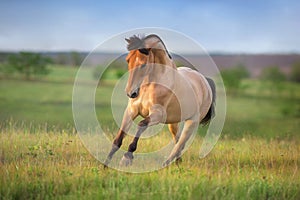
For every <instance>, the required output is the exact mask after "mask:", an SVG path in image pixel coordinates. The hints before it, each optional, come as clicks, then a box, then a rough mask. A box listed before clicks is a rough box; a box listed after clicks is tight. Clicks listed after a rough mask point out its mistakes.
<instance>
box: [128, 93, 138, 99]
mask: <svg viewBox="0 0 300 200" xmlns="http://www.w3.org/2000/svg"><path fill="white" fill-rule="evenodd" d="M137 96H138V93H137V92H134V93H132V94H131V95H130V98H135V97H137Z"/></svg>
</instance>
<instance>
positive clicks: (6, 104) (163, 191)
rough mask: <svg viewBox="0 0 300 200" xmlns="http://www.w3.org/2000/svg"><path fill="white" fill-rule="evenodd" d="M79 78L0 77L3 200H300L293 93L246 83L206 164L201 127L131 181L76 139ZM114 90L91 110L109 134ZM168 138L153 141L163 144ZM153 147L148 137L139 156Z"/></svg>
mask: <svg viewBox="0 0 300 200" xmlns="http://www.w3.org/2000/svg"><path fill="white" fill-rule="evenodd" d="M75 74H76V69H74V68H63V67H53V68H52V73H51V74H50V75H49V76H48V77H46V78H45V79H42V80H39V81H29V82H26V81H23V80H20V79H15V78H11V79H2V80H0V120H1V122H0V199H57V198H59V199H60V198H63V199H140V198H143V199H300V173H299V170H298V168H299V164H300V159H299V158H300V140H299V139H300V134H299V128H300V127H299V124H300V123H299V122H300V120H299V110H297V109H298V107H299V103H298V102H299V96H298V93H297V92H281V93H280V94H276V95H273V94H270V93H269V92H268V90H267V89H266V88H264V90H263V91H264V92H262V94H260V93H259V92H258V91H259V89H258V88H262V87H263V84H262V83H260V82H257V81H253V80H245V82H244V84H246V85H247V87H246V89H245V91H243V93H240V94H239V95H236V96H228V97H227V103H228V106H227V110H228V111H227V117H226V122H225V126H224V129H223V133H222V136H221V139H220V140H219V142H218V143H217V145H216V146H215V148H214V149H213V151H212V152H211V153H210V154H209V155H208V156H207V157H206V158H204V159H199V149H200V145H201V138H202V136H203V134H204V131H203V129H201V128H200V129H199V134H198V135H197V136H196V137H197V138H196V140H195V142H194V143H193V144H192V145H191V147H190V148H189V149H188V151H187V152H186V153H185V154H184V156H183V162H182V163H181V164H180V165H179V166H177V165H175V164H173V165H171V166H170V167H168V168H164V169H162V170H159V171H155V172H151V173H144V174H129V173H122V172H118V171H116V170H113V169H107V170H104V169H103V168H102V165H101V163H100V162H98V161H97V160H96V159H94V158H93V157H92V156H91V155H90V154H89V152H88V151H87V150H86V149H85V148H84V147H83V144H82V142H81V141H80V139H79V137H78V136H77V135H76V134H75V133H76V131H75V129H74V125H73V118H72V107H71V104H72V87H73V80H74V76H75ZM86 74H87V76H89V74H90V72H88V71H87V72H86ZM252 83H253V84H252ZM249 85H250V86H249ZM286 87H287V88H288V89H289V90H291V91H294V90H296V91H297V90H299V88H300V86H299V85H297V84H290V83H286ZM290 88H292V89H290ZM111 89H112V84H111V83H110V82H107V83H105V84H103V85H101V87H99V89H97V93H96V101H97V104H96V105H97V108H99V110H101V113H100V112H97V115H98V118H99V120H101V121H102V122H103V123H104V124H105V126H106V130H107V131H109V132H110V134H111V135H113V134H115V131H116V129H117V125H116V124H115V123H114V122H113V120H112V114H111V111H110V107H109V106H108V105H110V95H111ZM165 132H166V131H165V130H163V131H162V133H160V134H159V136H156V137H154V140H157V141H160V143H167V142H168V141H169V140H170V136H169V133H165ZM128 143H129V139H128V138H126V139H125V141H124V149H126V146H127V145H128ZM152 148H156V147H155V146H153V145H151V144H150V143H149V142H148V141H147V140H146V139H145V140H141V141H140V143H139V148H138V151H139V152H143V151H144V150H145V149H152Z"/></svg>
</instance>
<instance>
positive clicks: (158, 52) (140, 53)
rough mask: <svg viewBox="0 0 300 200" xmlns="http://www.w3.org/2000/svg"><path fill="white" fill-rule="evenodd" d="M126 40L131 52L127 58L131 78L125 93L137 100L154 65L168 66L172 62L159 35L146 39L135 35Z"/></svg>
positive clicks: (149, 36)
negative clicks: (142, 85) (141, 87)
mask: <svg viewBox="0 0 300 200" xmlns="http://www.w3.org/2000/svg"><path fill="white" fill-rule="evenodd" d="M125 40H126V41H127V42H128V45H127V49H128V50H129V53H128V55H127V57H126V61H127V63H128V70H129V78H128V81H127V86H126V89H125V91H126V93H127V96H128V97H130V98H136V97H138V95H139V91H140V86H141V84H142V82H143V80H144V79H145V77H146V76H147V75H149V74H150V73H151V71H152V64H161V65H167V64H170V63H171V62H172V61H171V56H170V54H169V53H168V51H167V49H166V47H165V45H164V43H163V42H162V40H161V39H160V38H159V37H158V36H157V35H148V36H147V37H144V38H140V37H137V36H136V35H134V36H132V37H130V38H129V39H127V38H126V39H125Z"/></svg>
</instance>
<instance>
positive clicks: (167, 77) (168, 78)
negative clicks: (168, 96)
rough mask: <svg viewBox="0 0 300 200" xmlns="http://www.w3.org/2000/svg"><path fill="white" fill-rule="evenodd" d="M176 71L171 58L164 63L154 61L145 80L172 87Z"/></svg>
mask: <svg viewBox="0 0 300 200" xmlns="http://www.w3.org/2000/svg"><path fill="white" fill-rule="evenodd" d="M176 73H178V72H177V68H176V65H175V64H174V62H173V61H172V60H171V61H170V62H168V63H165V64H161V63H156V64H153V65H152V69H151V72H150V73H149V76H148V77H147V78H146V80H145V81H147V82H149V83H157V84H161V85H165V86H167V87H169V88H173V86H174V80H175V77H176Z"/></svg>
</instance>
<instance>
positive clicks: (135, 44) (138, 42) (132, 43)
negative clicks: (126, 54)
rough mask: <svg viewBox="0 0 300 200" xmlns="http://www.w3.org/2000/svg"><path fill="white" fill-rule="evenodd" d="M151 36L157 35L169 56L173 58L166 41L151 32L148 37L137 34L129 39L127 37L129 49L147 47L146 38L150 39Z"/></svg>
mask: <svg viewBox="0 0 300 200" xmlns="http://www.w3.org/2000/svg"><path fill="white" fill-rule="evenodd" d="M151 37H156V38H157V39H159V40H160V42H161V43H162V44H163V46H164V48H165V51H166V52H167V54H168V56H169V58H170V59H172V57H171V55H170V54H169V52H168V50H167V48H166V45H165V44H164V42H163V41H162V40H161V39H160V37H158V36H157V35H155V34H151V35H148V36H146V37H145V36H137V35H133V36H131V37H129V39H126V41H127V42H128V44H127V50H128V51H131V50H134V49H143V48H145V40H146V39H148V38H151Z"/></svg>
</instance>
